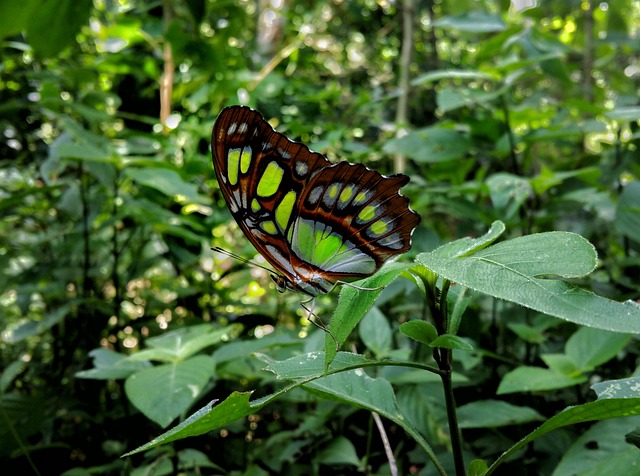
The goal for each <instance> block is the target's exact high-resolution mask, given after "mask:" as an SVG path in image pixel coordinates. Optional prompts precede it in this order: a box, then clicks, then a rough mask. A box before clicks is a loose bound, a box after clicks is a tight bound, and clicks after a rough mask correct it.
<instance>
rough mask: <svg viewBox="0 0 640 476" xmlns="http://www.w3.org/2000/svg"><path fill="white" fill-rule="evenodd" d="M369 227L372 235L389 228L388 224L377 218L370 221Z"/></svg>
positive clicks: (381, 232)
mask: <svg viewBox="0 0 640 476" xmlns="http://www.w3.org/2000/svg"><path fill="white" fill-rule="evenodd" d="M369 229H370V230H371V231H372V233H373V234H374V235H382V234H383V233H384V232H386V231H388V230H389V225H387V223H385V222H384V221H382V220H378V221H376V222H374V223H372V224H371V226H370V227H369Z"/></svg>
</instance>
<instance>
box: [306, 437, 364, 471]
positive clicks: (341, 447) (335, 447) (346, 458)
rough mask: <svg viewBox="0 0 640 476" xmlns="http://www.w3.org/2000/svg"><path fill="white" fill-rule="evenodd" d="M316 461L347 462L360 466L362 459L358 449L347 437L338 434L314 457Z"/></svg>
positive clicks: (329, 462)
mask: <svg viewBox="0 0 640 476" xmlns="http://www.w3.org/2000/svg"><path fill="white" fill-rule="evenodd" d="M313 460H314V462H316V463H321V464H328V465H332V464H346V465H352V466H359V465H360V459H359V458H358V454H357V453H356V449H355V447H354V446H353V443H351V442H350V441H349V440H348V439H347V438H345V437H344V436H338V437H337V438H334V439H332V440H331V441H330V442H329V444H328V445H327V446H325V447H324V448H322V449H321V450H320V451H319V452H318V453H317V454H316V456H315V457H314V458H313Z"/></svg>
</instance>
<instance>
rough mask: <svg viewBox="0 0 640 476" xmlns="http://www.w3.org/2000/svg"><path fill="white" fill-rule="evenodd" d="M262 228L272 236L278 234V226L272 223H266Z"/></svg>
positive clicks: (263, 223)
mask: <svg viewBox="0 0 640 476" xmlns="http://www.w3.org/2000/svg"><path fill="white" fill-rule="evenodd" d="M261 226H262V229H263V230H264V231H266V232H267V233H269V234H270V235H275V234H276V232H277V230H276V224H275V223H273V222H272V221H264V222H262V225H261Z"/></svg>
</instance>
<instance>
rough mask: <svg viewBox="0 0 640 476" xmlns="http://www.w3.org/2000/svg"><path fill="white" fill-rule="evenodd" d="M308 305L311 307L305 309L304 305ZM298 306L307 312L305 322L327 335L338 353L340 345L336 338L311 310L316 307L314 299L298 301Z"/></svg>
mask: <svg viewBox="0 0 640 476" xmlns="http://www.w3.org/2000/svg"><path fill="white" fill-rule="evenodd" d="M308 303H311V307H307V306H306V304H308ZM300 306H302V309H304V310H305V311H307V313H308V317H307V320H308V321H309V322H310V323H311V324H313V325H314V326H316V327H317V328H318V329H320V330H322V331H324V332H326V333H327V334H329V335H330V336H331V338H332V339H333V342H335V343H336V352H338V351H339V350H340V345H339V344H338V339H336V337H335V336H334V335H333V332H331V331H330V330H329V328H328V327H327V326H325V325H324V322H322V319H320V316H318V315H317V314H316V313H315V312H313V308H314V307H316V298H315V296H314V297H312V298H310V299H308V300H306V301H300Z"/></svg>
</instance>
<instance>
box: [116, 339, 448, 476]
mask: <svg viewBox="0 0 640 476" xmlns="http://www.w3.org/2000/svg"><path fill="white" fill-rule="evenodd" d="M259 357H260V358H261V359H262V360H264V361H265V362H267V363H268V367H267V370H269V371H271V372H273V373H274V374H275V375H276V376H277V377H278V378H279V379H284V380H293V383H292V384H290V385H288V386H286V387H285V388H282V389H280V390H278V391H277V392H275V393H273V394H271V395H268V396H266V397H263V398H260V399H258V400H254V401H253V402H249V396H250V393H242V394H241V393H238V392H234V393H233V394H232V395H230V396H229V397H228V398H227V399H226V400H225V401H223V402H222V403H220V404H219V405H217V406H215V407H214V406H213V405H214V403H215V402H211V403H209V404H208V405H206V406H205V407H204V408H202V409H200V410H198V411H197V412H196V413H195V414H193V415H191V416H190V417H189V418H187V419H186V420H185V421H184V422H182V423H181V424H179V425H178V426H176V427H175V428H173V429H171V430H169V431H167V432H166V433H164V434H162V435H160V436H159V437H157V438H155V439H154V440H152V441H151V442H149V443H147V444H145V445H143V446H141V447H139V448H136V449H135V450H133V451H131V452H129V453H127V454H126V455H125V456H128V455H132V454H135V453H139V452H141V451H146V450H148V449H151V448H154V447H156V446H159V445H161V444H165V443H169V442H171V441H175V440H178V439H182V438H187V437H189V436H197V435H202V434H204V433H207V432H209V431H212V430H214V429H216V428H220V427H221V426H224V425H227V424H229V423H231V422H233V421H235V420H237V419H239V418H241V417H243V416H247V415H249V414H251V413H255V412H257V411H259V410H260V409H261V408H262V407H264V406H265V405H267V404H268V403H270V402H272V401H273V400H275V399H277V398H280V397H281V396H282V395H283V394H285V393H287V392H289V391H291V390H292V389H293V388H296V387H300V386H303V387H304V388H306V389H308V390H309V391H311V392H313V393H315V394H318V395H321V396H323V397H324V398H329V399H332V400H337V401H340V402H343V403H347V404H350V405H353V406H356V407H358V408H363V409H366V410H370V411H374V412H376V413H378V414H379V415H381V416H383V417H385V418H387V419H389V420H391V421H393V422H394V423H396V424H397V425H399V426H400V427H402V428H403V429H404V430H405V431H406V432H407V433H408V434H409V435H411V436H412V437H413V438H414V439H415V441H416V442H417V443H418V444H419V445H420V446H421V448H422V449H423V450H424V451H425V453H427V455H429V458H430V459H431V460H432V462H433V464H434V465H435V467H436V469H437V471H438V472H439V473H440V474H444V469H443V468H442V467H441V466H440V463H439V462H438V459H437V458H436V456H435V454H434V453H433V451H432V449H431V447H430V446H429V444H428V443H427V442H426V440H425V439H424V437H423V436H422V435H421V434H420V433H419V432H418V431H417V430H416V429H415V427H414V426H413V425H412V424H411V422H410V421H409V420H408V419H407V418H406V417H405V416H404V415H403V414H402V412H401V411H400V409H399V408H398V404H397V402H396V398H395V394H394V391H393V388H392V387H391V384H390V383H389V382H388V381H387V380H385V379H381V378H377V379H373V378H371V377H369V376H368V375H367V374H365V373H364V372H363V371H362V370H360V369H357V368H358V367H361V366H363V365H367V364H370V365H381V364H382V363H376V362H373V361H368V360H367V359H365V358H364V357H363V356H361V355H357V354H351V353H349V352H340V353H339V354H337V355H335V358H334V359H333V362H332V363H331V366H330V368H329V370H328V371H327V372H325V364H324V362H325V357H324V355H323V352H312V353H309V354H306V355H299V356H295V357H292V358H290V359H287V360H283V361H274V360H272V359H270V358H269V357H267V356H265V355H259ZM351 369H353V370H351Z"/></svg>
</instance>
